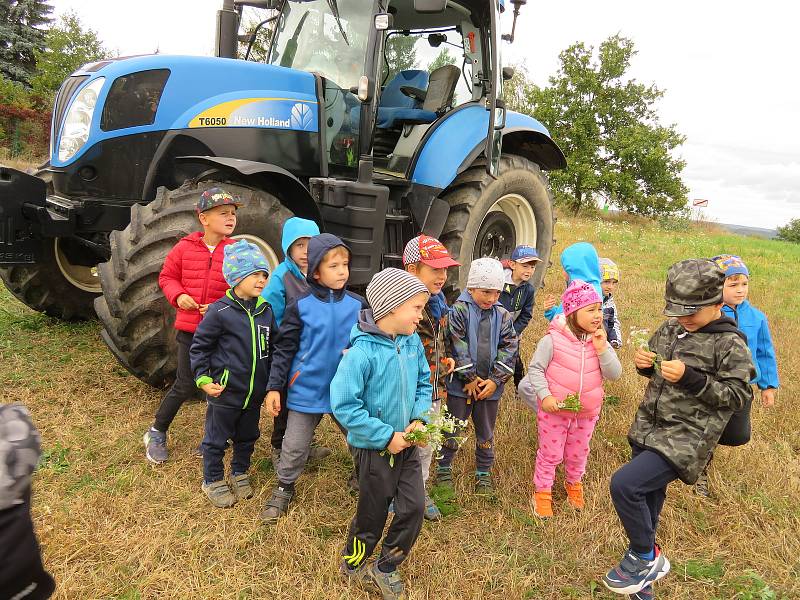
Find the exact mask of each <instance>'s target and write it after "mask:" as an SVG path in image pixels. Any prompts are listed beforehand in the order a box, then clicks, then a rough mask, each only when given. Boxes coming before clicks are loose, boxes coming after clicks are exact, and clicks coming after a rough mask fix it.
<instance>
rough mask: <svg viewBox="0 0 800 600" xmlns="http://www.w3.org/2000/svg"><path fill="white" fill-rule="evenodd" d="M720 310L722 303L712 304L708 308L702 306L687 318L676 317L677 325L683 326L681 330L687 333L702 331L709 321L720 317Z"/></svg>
mask: <svg viewBox="0 0 800 600" xmlns="http://www.w3.org/2000/svg"><path fill="white" fill-rule="evenodd" d="M721 310H722V302H720V303H719V304H712V305H710V306H704V307H702V308H701V309H700V310H698V311H697V312H696V313H694V314H693V315H689V316H687V317H678V323H680V324H681V325H683V328H684V329H685V330H686V331H689V332H692V333H693V332H695V331H697V330H698V329H702V328H703V327H705V326H706V325H708V324H709V323H711V321H716V320H717V319H719V318H720V317H721V316H722V313H721V312H720V311H721Z"/></svg>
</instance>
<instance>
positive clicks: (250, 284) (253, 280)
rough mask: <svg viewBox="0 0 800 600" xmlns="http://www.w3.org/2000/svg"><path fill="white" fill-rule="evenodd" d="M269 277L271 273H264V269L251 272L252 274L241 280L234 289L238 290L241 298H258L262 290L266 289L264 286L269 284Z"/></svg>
mask: <svg viewBox="0 0 800 600" xmlns="http://www.w3.org/2000/svg"><path fill="white" fill-rule="evenodd" d="M268 278H269V275H267V274H266V273H264V271H256V272H255V273H250V275H248V276H247V277H245V278H244V279H242V280H241V281H240V282H239V284H238V285H237V286H236V287H235V288H234V290H233V291H234V292H236V295H237V296H239V298H242V299H244V300H252V299H253V298H258V297H259V296H260V295H261V292H263V291H264V287H265V286H266V285H267V279H268Z"/></svg>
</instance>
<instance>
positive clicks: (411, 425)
mask: <svg viewBox="0 0 800 600" xmlns="http://www.w3.org/2000/svg"><path fill="white" fill-rule="evenodd" d="M418 429H422V430H424V429H425V425H423V424H422V423H421V422H420V421H412V422H411V423H409V424H408V427H406V429H405V431H404V432H403V433H411V432H412V431H416V430H418ZM413 444H414V445H416V446H419V447H420V448H426V447H427V446H428V444H427V443H425V442H414V443H413Z"/></svg>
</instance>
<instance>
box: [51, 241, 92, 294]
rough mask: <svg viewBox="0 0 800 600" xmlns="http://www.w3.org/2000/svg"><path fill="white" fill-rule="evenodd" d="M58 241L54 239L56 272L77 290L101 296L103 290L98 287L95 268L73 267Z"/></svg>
mask: <svg viewBox="0 0 800 600" xmlns="http://www.w3.org/2000/svg"><path fill="white" fill-rule="evenodd" d="M60 241H61V240H60V239H59V238H56V240H55V242H54V244H55V255H56V264H57V265H58V270H59V271H61V274H62V275H63V276H64V279H66V280H67V281H69V282H70V283H71V284H72V285H74V286H75V287H76V288H78V289H79V290H83V291H84V292H90V293H92V294H101V293H102V292H103V289H102V288H101V287H100V278H99V277H98V276H97V267H85V266H83V265H73V264H72V263H71V262H70V261H69V259H68V258H67V255H66V254H65V253H64V251H63V250H62V249H61V244H60Z"/></svg>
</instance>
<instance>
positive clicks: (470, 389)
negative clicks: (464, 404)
mask: <svg viewBox="0 0 800 600" xmlns="http://www.w3.org/2000/svg"><path fill="white" fill-rule="evenodd" d="M481 381H483V380H482V379H481V378H480V377H476V378H475V379H474V380H473V381H472V382H470V383H467V384H466V385H464V388H463V389H464V392H466V394H467V398H477V397H478V384H479V383H480V382H481Z"/></svg>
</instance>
